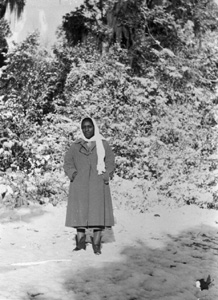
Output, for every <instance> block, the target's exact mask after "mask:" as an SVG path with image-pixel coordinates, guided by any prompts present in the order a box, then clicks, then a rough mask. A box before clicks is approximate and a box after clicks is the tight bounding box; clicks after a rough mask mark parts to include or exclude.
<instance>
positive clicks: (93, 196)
mask: <svg viewBox="0 0 218 300" xmlns="http://www.w3.org/2000/svg"><path fill="white" fill-rule="evenodd" d="M103 145H104V148H105V167H106V172H105V173H104V174H102V175H98V173H97V169H96V168H97V152H96V143H95V142H92V146H91V148H90V149H89V148H88V146H87V143H86V142H85V141H84V140H82V139H79V140H78V141H76V142H75V143H73V144H72V145H71V147H70V148H69V150H68V151H67V153H66V154H65V157H64V171H65V174H66V175H67V176H68V178H69V179H70V180H71V182H70V189H69V197H68V205H67V216H66V226H68V227H78V226H85V227H89V226H113V225H114V216H113V208H112V200H111V194H110V187H109V185H108V184H106V183H107V181H108V180H109V177H110V176H111V175H112V174H113V172H114V168H115V162H114V154H113V152H112V150H111V148H110V146H109V144H108V142H107V141H105V140H103ZM75 174H76V176H74V175H75ZM74 177H75V178H74ZM105 182H106V183H105Z"/></svg>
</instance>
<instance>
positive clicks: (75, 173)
mask: <svg viewBox="0 0 218 300" xmlns="http://www.w3.org/2000/svg"><path fill="white" fill-rule="evenodd" d="M76 175H77V171H76V172H74V173H73V175H72V178H71V180H70V182H73V181H74V179H75V177H76Z"/></svg>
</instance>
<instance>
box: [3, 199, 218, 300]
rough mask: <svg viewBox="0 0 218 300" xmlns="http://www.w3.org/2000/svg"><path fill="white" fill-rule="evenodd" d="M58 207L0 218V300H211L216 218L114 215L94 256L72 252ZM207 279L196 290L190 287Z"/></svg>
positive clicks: (186, 211)
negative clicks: (205, 285)
mask: <svg viewBox="0 0 218 300" xmlns="http://www.w3.org/2000/svg"><path fill="white" fill-rule="evenodd" d="M65 210H66V208H65V205H63V204H62V205H59V206H57V207H52V206H47V207H40V206H32V207H30V208H28V209H21V210H20V211H18V213H17V212H15V211H14V212H8V211H5V212H4V211H1V213H0V220H1V221H0V231H1V235H0V238H1V239H0V245H1V248H0V257H1V261H0V300H6V299H9V300H30V299H36V300H86V299H87V300H88V299H89V300H92V299H93V300H101V299H110V300H133V299H149V300H153V299H154V300H158V299H163V300H171V299H172V300H184V299H188V300H192V299H193V300H194V299H205V300H215V299H218V238H217V237H218V213H217V212H216V211H207V210H202V209H199V208H198V207H195V206H186V207H184V208H178V209H173V210H167V209H165V208H163V207H156V208H153V210H151V211H150V212H147V213H145V214H136V213H134V212H128V211H124V210H115V216H116V220H117V224H116V226H115V227H114V230H113V234H112V233H110V232H109V233H107V234H106V235H105V237H104V240H105V243H104V244H103V249H102V255H100V256H95V255H94V254H93V252H92V248H91V245H88V247H87V250H86V251H83V250H82V251H79V252H77V253H74V252H72V249H73V247H74V241H73V237H74V230H73V229H69V228H66V227H64V220H65ZM208 274H210V275H211V278H212V279H213V280H214V282H213V284H212V285H211V287H210V288H209V290H204V291H200V290H199V289H197V288H196V286H195V281H196V280H197V279H201V278H205V279H206V278H207V276H208Z"/></svg>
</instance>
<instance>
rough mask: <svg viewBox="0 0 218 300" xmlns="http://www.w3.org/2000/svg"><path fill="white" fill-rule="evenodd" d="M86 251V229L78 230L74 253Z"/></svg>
mask: <svg viewBox="0 0 218 300" xmlns="http://www.w3.org/2000/svg"><path fill="white" fill-rule="evenodd" d="M81 249H84V250H86V235H85V229H84V228H77V234H76V248H75V249H74V250H73V251H79V250H81Z"/></svg>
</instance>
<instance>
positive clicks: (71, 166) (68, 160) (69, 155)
mask: <svg viewBox="0 0 218 300" xmlns="http://www.w3.org/2000/svg"><path fill="white" fill-rule="evenodd" d="M64 172H65V174H66V175H67V176H68V177H69V179H70V180H73V179H74V177H75V175H76V174H77V169H76V166H75V163H74V157H73V146H71V147H70V148H69V150H68V151H67V152H66V154H65V156H64Z"/></svg>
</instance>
